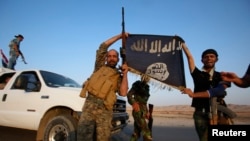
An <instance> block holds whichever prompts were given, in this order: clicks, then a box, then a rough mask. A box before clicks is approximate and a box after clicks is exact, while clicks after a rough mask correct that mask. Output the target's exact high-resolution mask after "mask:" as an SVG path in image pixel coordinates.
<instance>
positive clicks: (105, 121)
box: [77, 96, 112, 141]
mask: <svg viewBox="0 0 250 141" xmlns="http://www.w3.org/2000/svg"><path fill="white" fill-rule="evenodd" d="M82 110H83V112H82V115H81V117H80V120H79V122H78V129H77V141H109V140H110V137H111V127H112V125H111V120H112V110H111V111H110V110H107V109H106V108H105V106H104V105H103V100H101V99H97V98H95V97H93V96H88V97H87V98H86V101H85V104H84V106H83V109H82Z"/></svg>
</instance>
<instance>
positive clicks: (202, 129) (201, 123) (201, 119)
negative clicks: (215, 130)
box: [193, 111, 209, 141]
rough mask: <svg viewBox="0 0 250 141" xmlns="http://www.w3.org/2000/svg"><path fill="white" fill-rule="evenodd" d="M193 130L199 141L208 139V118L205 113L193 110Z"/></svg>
mask: <svg viewBox="0 0 250 141" xmlns="http://www.w3.org/2000/svg"><path fill="white" fill-rule="evenodd" d="M193 119H194V125H195V130H196V132H197V134H198V136H199V140H200V141H208V125H209V118H208V114H207V113H202V112H199V111H195V112H194V114H193Z"/></svg>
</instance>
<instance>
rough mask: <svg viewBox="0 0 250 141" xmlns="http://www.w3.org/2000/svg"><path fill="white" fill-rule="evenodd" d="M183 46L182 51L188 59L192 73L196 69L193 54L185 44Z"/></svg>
mask: <svg viewBox="0 0 250 141" xmlns="http://www.w3.org/2000/svg"><path fill="white" fill-rule="evenodd" d="M181 46H182V49H183V51H184V53H185V55H186V57H187V61H188V66H189V71H190V73H192V72H193V71H194V69H195V63H194V58H193V56H192V54H191V52H190V51H189V49H188V47H187V45H186V44H185V43H181Z"/></svg>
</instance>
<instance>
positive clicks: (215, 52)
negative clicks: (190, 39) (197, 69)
mask: <svg viewBox="0 0 250 141" xmlns="http://www.w3.org/2000/svg"><path fill="white" fill-rule="evenodd" d="M206 54H214V55H215V56H216V57H218V53H217V51H216V50H214V49H211V48H210V49H207V50H205V51H203V53H202V55H201V57H202V58H203V57H204V56H205V55H206Z"/></svg>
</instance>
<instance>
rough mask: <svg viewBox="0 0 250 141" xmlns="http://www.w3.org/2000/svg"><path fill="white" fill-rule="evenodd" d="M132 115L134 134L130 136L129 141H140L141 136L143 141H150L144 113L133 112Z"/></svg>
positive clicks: (142, 111)
mask: <svg viewBox="0 0 250 141" xmlns="http://www.w3.org/2000/svg"><path fill="white" fill-rule="evenodd" d="M132 114H133V118H134V133H133V134H132V136H131V138H130V141H137V140H138V139H140V137H141V134H142V136H143V140H144V141H151V140H152V137H151V131H150V129H149V128H148V124H147V121H146V111H144V110H140V111H138V112H135V111H133V112H132Z"/></svg>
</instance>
